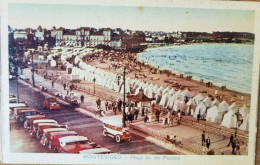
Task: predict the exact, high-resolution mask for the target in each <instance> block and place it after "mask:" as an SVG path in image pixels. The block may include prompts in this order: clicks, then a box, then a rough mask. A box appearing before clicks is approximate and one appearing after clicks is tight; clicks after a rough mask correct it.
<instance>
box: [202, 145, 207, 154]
mask: <svg viewBox="0 0 260 165" xmlns="http://www.w3.org/2000/svg"><path fill="white" fill-rule="evenodd" d="M202 154H203V155H207V147H206V146H203V147H202Z"/></svg>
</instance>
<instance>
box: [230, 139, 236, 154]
mask: <svg viewBox="0 0 260 165" xmlns="http://www.w3.org/2000/svg"><path fill="white" fill-rule="evenodd" d="M231 146H232V154H233V155H236V152H235V149H236V140H235V139H233V141H232V143H231Z"/></svg>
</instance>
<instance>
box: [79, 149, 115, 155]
mask: <svg viewBox="0 0 260 165" xmlns="http://www.w3.org/2000/svg"><path fill="white" fill-rule="evenodd" d="M79 153H80V154H110V153H111V150H109V149H107V148H93V149H88V150H81V151H79Z"/></svg>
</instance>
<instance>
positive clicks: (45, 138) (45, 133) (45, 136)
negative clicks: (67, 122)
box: [40, 128, 68, 146]
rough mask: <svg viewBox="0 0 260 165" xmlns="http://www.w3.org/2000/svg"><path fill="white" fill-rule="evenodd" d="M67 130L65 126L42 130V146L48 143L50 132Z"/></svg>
mask: <svg viewBox="0 0 260 165" xmlns="http://www.w3.org/2000/svg"><path fill="white" fill-rule="evenodd" d="M64 131H65V132H67V131H68V130H67V128H47V129H44V130H43V133H42V138H41V141H40V143H41V144H42V145H44V146H47V145H48V141H49V139H50V134H51V132H64Z"/></svg>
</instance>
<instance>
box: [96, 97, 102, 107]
mask: <svg viewBox="0 0 260 165" xmlns="http://www.w3.org/2000/svg"><path fill="white" fill-rule="evenodd" d="M96 103H97V108H98V109H100V107H101V100H100V98H98V99H97V101H96Z"/></svg>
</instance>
